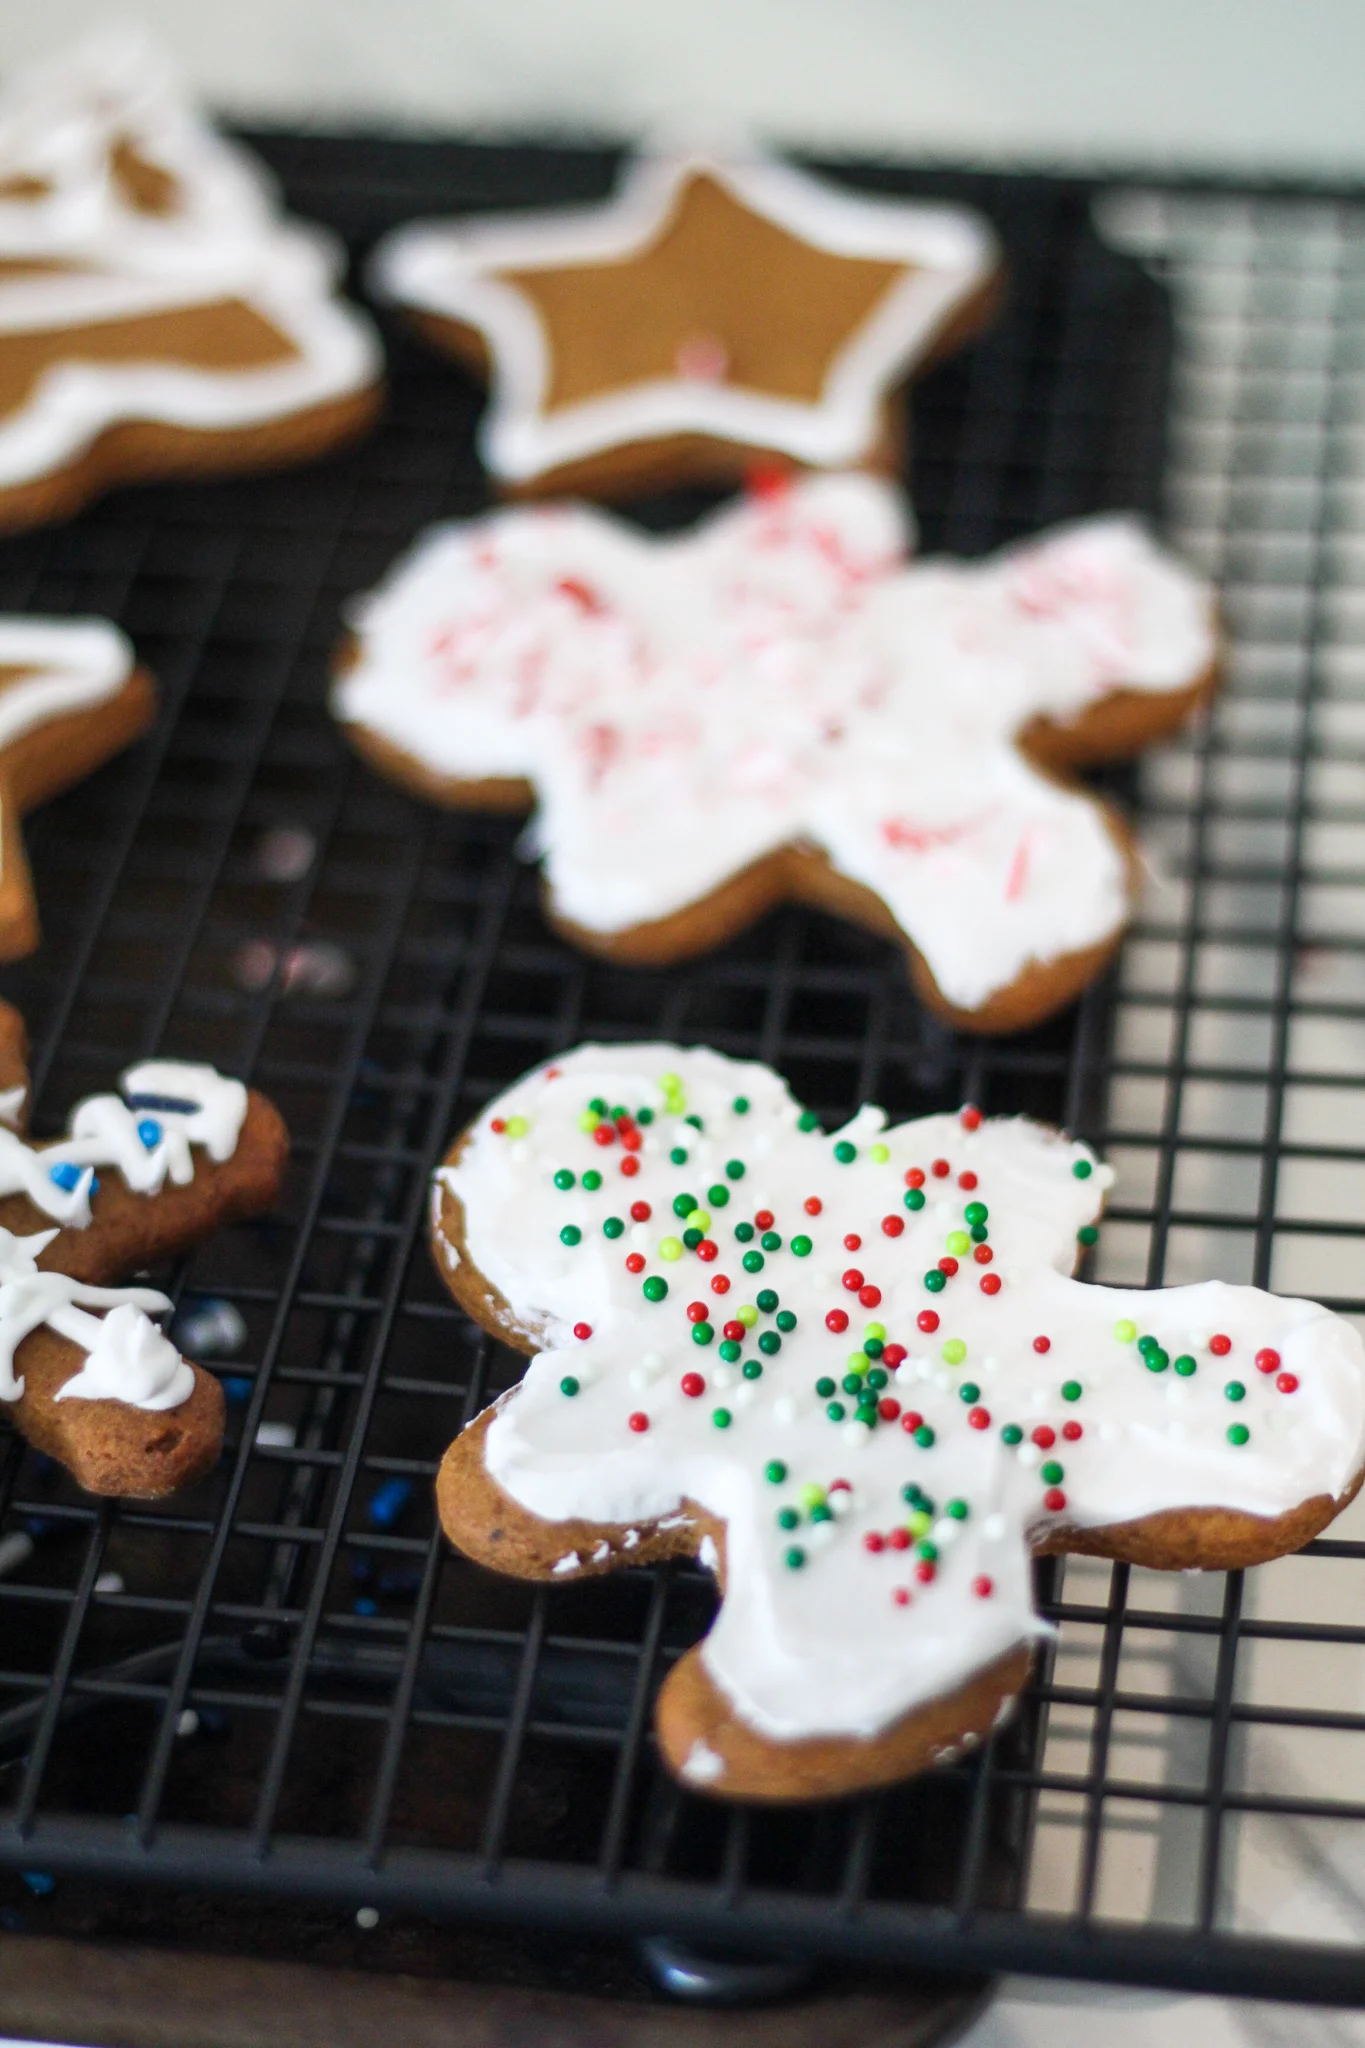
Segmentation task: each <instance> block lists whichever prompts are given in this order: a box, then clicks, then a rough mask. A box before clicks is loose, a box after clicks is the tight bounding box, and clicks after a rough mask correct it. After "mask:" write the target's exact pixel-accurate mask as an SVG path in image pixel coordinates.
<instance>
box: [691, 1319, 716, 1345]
mask: <svg viewBox="0 0 1365 2048" xmlns="http://www.w3.org/2000/svg"><path fill="white" fill-rule="evenodd" d="M715 1334H716V1333H715V1330H714V1329H713V1328H712V1326H711V1324H710V1323H693V1325H692V1342H693V1343H694V1344H709V1343H710V1342H711V1339H712V1338H713V1337H714V1336H715Z"/></svg>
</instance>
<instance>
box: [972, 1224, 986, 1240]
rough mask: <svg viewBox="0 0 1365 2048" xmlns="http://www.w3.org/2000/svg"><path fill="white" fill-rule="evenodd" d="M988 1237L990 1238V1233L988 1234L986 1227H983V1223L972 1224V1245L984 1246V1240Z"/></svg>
mask: <svg viewBox="0 0 1365 2048" xmlns="http://www.w3.org/2000/svg"><path fill="white" fill-rule="evenodd" d="M989 1236H990V1232H989V1230H987V1228H986V1226H985V1224H984V1223H974V1224H973V1225H972V1243H973V1244H984V1243H985V1242H986V1239H987V1238H988V1237H989Z"/></svg>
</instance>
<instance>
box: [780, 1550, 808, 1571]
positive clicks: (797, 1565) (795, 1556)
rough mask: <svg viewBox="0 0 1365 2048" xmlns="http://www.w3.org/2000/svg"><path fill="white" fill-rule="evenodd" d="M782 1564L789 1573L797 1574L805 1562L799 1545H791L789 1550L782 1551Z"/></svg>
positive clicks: (804, 1554) (804, 1556) (803, 1553)
mask: <svg viewBox="0 0 1365 2048" xmlns="http://www.w3.org/2000/svg"><path fill="white" fill-rule="evenodd" d="M782 1562H783V1564H784V1565H785V1566H786V1567H787V1570H788V1571H789V1572H799V1571H800V1569H801V1567H802V1565H803V1564H804V1563H805V1562H806V1553H805V1551H804V1550H803V1549H802V1548H801V1545H800V1544H799V1543H793V1545H792V1547H791V1549H790V1550H784V1551H783V1553H782Z"/></svg>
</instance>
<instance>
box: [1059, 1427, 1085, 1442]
mask: <svg viewBox="0 0 1365 2048" xmlns="http://www.w3.org/2000/svg"><path fill="white" fill-rule="evenodd" d="M1062 1435H1063V1436H1064V1437H1065V1438H1066V1440H1067V1442H1068V1443H1069V1444H1076V1443H1079V1442H1080V1440H1081V1438H1082V1437H1083V1436H1084V1435H1085V1431H1084V1430H1083V1429H1082V1428H1081V1425H1080V1423H1079V1422H1064V1423H1063V1424H1062Z"/></svg>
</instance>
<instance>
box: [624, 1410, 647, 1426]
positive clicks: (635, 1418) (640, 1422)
mask: <svg viewBox="0 0 1365 2048" xmlns="http://www.w3.org/2000/svg"><path fill="white" fill-rule="evenodd" d="M627 1420H628V1421H629V1423H630V1426H631V1428H632V1429H634V1430H637V1431H638V1430H644V1429H648V1428H649V1417H648V1416H647V1415H646V1414H645V1413H644V1412H643V1410H641V1409H639V1408H637V1409H636V1411H635V1413H634V1414H633V1415H631V1416H628V1417H627Z"/></svg>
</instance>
